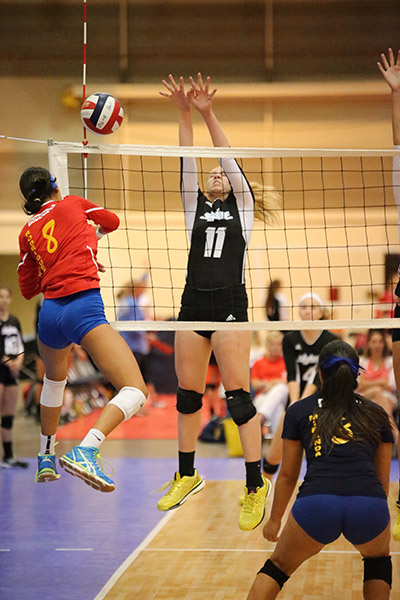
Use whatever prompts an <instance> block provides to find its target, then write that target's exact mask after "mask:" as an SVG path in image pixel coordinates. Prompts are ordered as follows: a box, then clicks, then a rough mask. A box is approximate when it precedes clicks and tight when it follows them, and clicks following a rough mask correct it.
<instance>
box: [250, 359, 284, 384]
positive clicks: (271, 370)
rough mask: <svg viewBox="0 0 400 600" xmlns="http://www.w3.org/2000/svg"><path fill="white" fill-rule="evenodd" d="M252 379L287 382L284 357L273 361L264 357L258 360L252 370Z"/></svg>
mask: <svg viewBox="0 0 400 600" xmlns="http://www.w3.org/2000/svg"><path fill="white" fill-rule="evenodd" d="M251 378H252V379H260V380H261V381H273V380H274V379H282V381H285V380H286V364H285V361H284V358H283V356H280V357H279V358H277V359H275V360H271V359H269V358H267V357H266V356H264V357H263V358H260V360H256V362H255V363H254V365H253V368H252V369H251Z"/></svg>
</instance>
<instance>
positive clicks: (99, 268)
mask: <svg viewBox="0 0 400 600" xmlns="http://www.w3.org/2000/svg"><path fill="white" fill-rule="evenodd" d="M97 270H98V271H99V273H105V272H106V268H105V266H104V265H102V264H101V263H99V262H97Z"/></svg>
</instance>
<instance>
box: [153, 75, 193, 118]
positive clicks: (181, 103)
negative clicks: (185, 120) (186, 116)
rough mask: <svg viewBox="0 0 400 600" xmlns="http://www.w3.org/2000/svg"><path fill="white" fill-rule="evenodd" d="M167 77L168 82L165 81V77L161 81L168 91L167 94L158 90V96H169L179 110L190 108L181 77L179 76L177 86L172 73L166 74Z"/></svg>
mask: <svg viewBox="0 0 400 600" xmlns="http://www.w3.org/2000/svg"><path fill="white" fill-rule="evenodd" d="M168 79H169V83H167V82H166V81H165V79H163V80H162V82H163V85H164V87H165V88H166V89H167V90H168V91H169V94H166V93H165V92H158V93H159V94H160V96H164V98H169V99H170V100H171V102H172V103H173V104H175V106H177V107H178V108H179V109H180V110H190V102H189V99H188V97H187V95H186V92H185V84H184V81H183V77H179V86H178V85H177V84H176V82H175V79H174V78H173V76H172V75H168Z"/></svg>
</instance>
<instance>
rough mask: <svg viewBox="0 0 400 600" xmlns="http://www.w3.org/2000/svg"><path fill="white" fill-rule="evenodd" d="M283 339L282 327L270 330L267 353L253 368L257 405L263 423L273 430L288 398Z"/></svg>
mask: <svg viewBox="0 0 400 600" xmlns="http://www.w3.org/2000/svg"><path fill="white" fill-rule="evenodd" d="M282 339H283V336H282V334H281V333H280V332H279V331H275V332H272V333H270V334H269V335H268V336H267V339H266V343H265V349H266V352H265V355H264V357H263V358H260V359H259V360H257V361H256V362H255V363H254V365H253V368H252V370H251V378H250V383H251V387H252V390H253V392H254V393H255V398H254V405H255V407H256V409H257V412H258V414H259V415H260V421H261V424H262V425H265V424H268V425H269V428H270V433H274V432H275V431H276V429H277V427H278V425H279V422H280V420H281V417H282V415H283V413H284V410H285V407H286V404H287V401H288V386H287V383H286V364H285V361H284V358H283V352H282Z"/></svg>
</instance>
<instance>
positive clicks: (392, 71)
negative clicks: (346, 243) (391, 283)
mask: <svg viewBox="0 0 400 600" xmlns="http://www.w3.org/2000/svg"><path fill="white" fill-rule="evenodd" d="M381 57H382V64H381V63H380V62H378V67H379V70H380V71H381V73H382V75H383V77H384V78H385V81H386V83H387V84H388V86H389V87H390V89H391V91H392V130H393V144H394V149H395V150H400V50H399V51H398V53H397V60H396V62H395V60H394V54H393V50H392V49H391V48H389V50H388V57H389V60H387V58H386V56H385V55H384V54H382V55H381ZM393 194H394V198H395V201H396V205H397V210H398V212H399V223H400V156H394V157H393ZM399 241H400V228H399ZM399 273H400V266H399ZM394 293H395V298H396V308H395V311H394V316H395V317H396V318H397V319H398V318H399V317H400V281H399V283H398V284H397V286H396V289H395V292H394ZM392 339H393V345H392V352H393V369H394V376H395V379H396V387H397V394H398V395H399V396H400V329H393V331H392ZM399 426H400V416H399ZM397 448H398V457H399V474H400V435H399V436H398V438H397ZM399 476H400V475H399ZM397 511H398V512H397V519H396V523H395V525H394V528H393V537H394V539H395V540H396V541H397V542H400V479H399V495H398V498H397Z"/></svg>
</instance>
